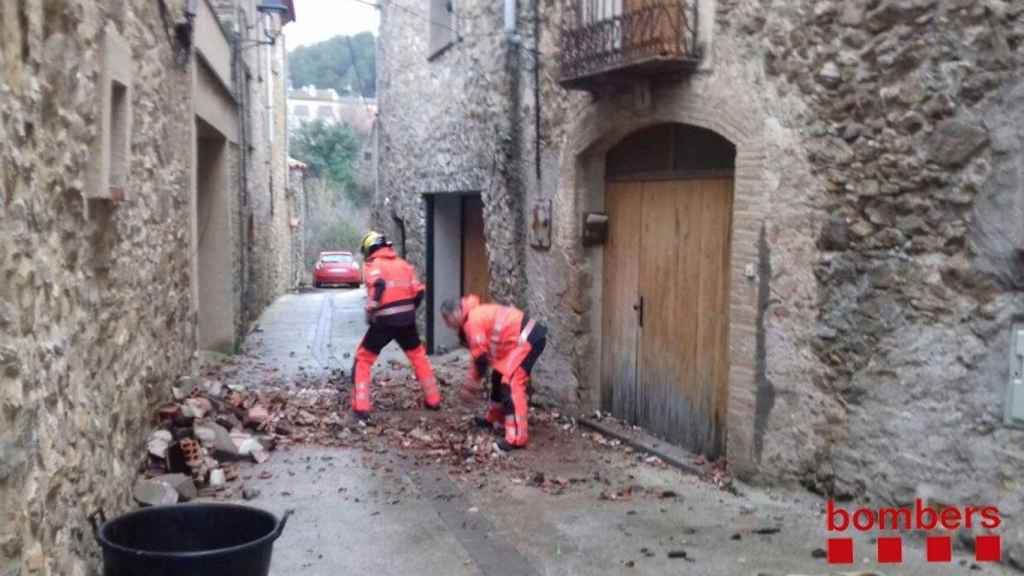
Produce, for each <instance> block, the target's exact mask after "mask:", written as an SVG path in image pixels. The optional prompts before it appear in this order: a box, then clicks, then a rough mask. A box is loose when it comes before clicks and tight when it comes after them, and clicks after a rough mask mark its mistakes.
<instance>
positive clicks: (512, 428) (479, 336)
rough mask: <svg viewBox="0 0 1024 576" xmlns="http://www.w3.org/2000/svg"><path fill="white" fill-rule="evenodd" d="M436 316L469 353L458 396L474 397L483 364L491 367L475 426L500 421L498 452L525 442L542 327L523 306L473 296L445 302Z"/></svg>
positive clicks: (544, 335) (543, 334) (544, 336)
mask: <svg viewBox="0 0 1024 576" xmlns="http://www.w3.org/2000/svg"><path fill="white" fill-rule="evenodd" d="M441 314H442V316H443V317H444V321H445V323H446V324H448V326H449V327H451V328H452V329H453V330H456V331H458V333H459V339H460V340H461V341H462V344H463V345H464V346H466V347H467V348H469V353H470V355H471V356H472V357H473V361H472V362H470V367H469V380H468V381H467V382H466V385H465V386H464V387H463V391H462V394H463V396H464V397H467V396H473V395H478V394H479V391H480V389H481V387H480V379H481V378H483V375H484V373H485V372H486V370H487V367H488V364H490V366H491V368H492V372H491V401H490V406H489V408H488V410H487V415H486V416H485V417H483V418H480V417H477V418H476V422H477V424H478V425H480V426H483V427H488V428H492V429H497V428H499V427H500V426H501V424H502V422H504V428H505V438H504V439H501V440H498V443H497V444H498V447H499V448H501V449H502V450H505V451H508V450H512V449H514V448H522V447H524V446H526V443H527V441H528V440H529V433H528V424H529V423H528V418H527V413H528V408H529V392H528V389H529V384H530V372H531V371H532V370H533V365H534V364H535V363H536V362H537V358H538V357H539V356H540V355H541V352H543V351H544V346H545V344H546V343H547V329H546V328H545V327H544V326H543V325H541V324H539V323H537V322H536V321H534V320H531V319H530V318H529V316H528V315H527V314H526V313H525V312H523V311H522V310H519V309H517V308H514V307H512V306H501V305H498V304H481V303H480V298H478V297H477V296H475V295H473V294H470V295H468V296H466V297H464V298H462V300H461V301H455V300H448V301H446V302H444V303H443V304H442V305H441Z"/></svg>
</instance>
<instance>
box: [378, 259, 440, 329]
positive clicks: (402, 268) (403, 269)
mask: <svg viewBox="0 0 1024 576" xmlns="http://www.w3.org/2000/svg"><path fill="white" fill-rule="evenodd" d="M364 274H365V282H366V296H367V307H368V308H369V309H370V310H371V318H372V319H373V320H375V321H376V320H378V319H379V320H381V321H383V322H385V323H386V324H388V325H391V326H403V325H408V324H413V323H415V322H416V307H417V306H418V305H419V303H420V301H421V300H422V298H423V292H424V291H425V289H426V288H425V287H424V286H423V284H421V283H420V281H419V279H417V278H416V269H415V268H413V267H412V265H411V264H409V263H408V262H406V261H405V260H402V259H401V258H399V257H398V255H397V254H395V251H394V249H392V248H390V247H384V248H380V249H378V250H377V251H376V252H374V253H373V255H372V256H371V257H370V259H369V260H367V261H366V266H365V268H364Z"/></svg>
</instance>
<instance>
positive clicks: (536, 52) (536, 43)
mask: <svg viewBox="0 0 1024 576" xmlns="http://www.w3.org/2000/svg"><path fill="white" fill-rule="evenodd" d="M533 138H534V140H533V146H534V148H533V150H534V164H535V167H536V171H537V191H538V192H540V190H541V182H540V0H533Z"/></svg>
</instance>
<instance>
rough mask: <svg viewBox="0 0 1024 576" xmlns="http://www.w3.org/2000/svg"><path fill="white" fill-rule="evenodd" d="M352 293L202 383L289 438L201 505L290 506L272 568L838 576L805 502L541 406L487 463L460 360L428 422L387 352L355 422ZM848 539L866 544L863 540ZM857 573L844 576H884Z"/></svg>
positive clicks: (318, 300) (945, 569) (358, 311)
mask: <svg viewBox="0 0 1024 576" xmlns="http://www.w3.org/2000/svg"><path fill="white" fill-rule="evenodd" d="M364 298H365V296H364V293H363V291H361V290H318V291H308V292H301V293H294V294H289V295H286V296H283V297H281V298H280V299H278V300H277V302H276V303H274V304H273V305H272V306H271V307H270V308H269V309H268V310H267V311H266V312H265V313H264V314H263V316H262V318H261V319H260V322H259V323H258V325H257V327H256V328H255V330H254V331H253V332H252V333H251V334H250V335H249V337H248V341H247V343H246V345H245V347H244V350H243V353H242V354H240V355H237V356H234V357H231V358H229V359H226V363H223V364H215V365H212V366H210V367H209V368H208V369H207V371H206V374H207V376H206V382H207V383H209V382H211V381H214V380H219V381H220V383H221V384H223V385H225V386H224V389H225V390H227V389H231V388H233V389H235V390H243V389H244V390H245V394H247V395H256V396H257V397H260V398H263V399H265V400H264V402H266V403H268V404H269V405H271V406H277V407H279V410H280V414H282V416H281V418H282V419H281V420H280V421H279V423H278V425H277V428H276V429H277V430H278V432H282V431H286V432H288V434H287V435H285V434H275V435H274V437H275V438H276V439H277V440H278V443H277V447H276V449H275V450H274V451H273V452H272V453H271V457H270V459H269V460H268V461H267V462H265V463H263V464H245V465H244V468H243V469H242V471H241V475H240V479H239V480H238V481H237V482H231V483H228V484H226V485H225V487H224V488H223V489H221V491H219V492H214V491H207V492H206V493H205V498H207V499H211V500H220V501H224V500H228V501H231V500H235V501H240V502H247V503H249V504H251V505H255V506H259V507H262V508H265V509H267V510H270V511H272V512H273V513H275V514H283V513H284V512H285V511H286V510H294V515H293V516H292V517H291V518H290V519H289V521H288V525H287V528H286V529H285V531H284V535H283V536H282V538H281V539H280V540H279V541H278V543H277V545H276V546H275V551H274V559H273V574H276V575H285V574H310V575H325V576H326V575H333V574H339V573H342V572H344V573H366V574H408V573H413V572H415V573H421V574H486V575H513V574H515V575H519V574H522V575H531V574H702V575H708V576H712V575H722V576H733V575H737V574H752V575H758V574H761V575H780V576H781V575H788V574H827V573H834V572H830V571H829V570H828V566H827V564H826V563H825V559H824V558H823V555H824V553H823V547H824V545H825V537H826V532H825V521H824V514H823V511H824V507H823V506H824V504H823V502H822V501H820V500H817V499H816V498H815V497H813V496H811V495H808V494H807V493H805V492H800V491H793V492H785V491H780V492H766V491H762V490H759V489H755V488H752V487H749V486H745V485H742V484H739V483H736V482H734V481H732V480H731V479H729V478H726V477H723V476H721V475H718V474H716V473H715V471H714V470H713V469H712V468H708V469H707V473H706V474H704V475H694V474H691V473H686V472H683V471H681V470H679V469H677V468H675V467H672V466H669V465H667V464H666V463H665V462H663V461H662V460H661V459H660V458H658V457H655V456H651V455H649V454H645V453H641V452H638V451H634V450H633V449H632V448H629V447H628V446H625V445H623V444H621V443H620V442H619V441H617V440H614V439H612V438H609V437H605V436H603V435H600V434H597V433H595V432H593V431H590V430H588V429H586V428H583V427H580V426H578V425H577V422H576V421H575V420H574V419H573V418H570V417H568V416H566V415H563V414H560V413H558V412H557V411H555V410H553V409H548V408H544V407H539V406H535V407H534V408H533V410H534V413H533V419H532V422H536V425H535V427H532V428H531V433H532V434H535V435H536V441H535V442H533V443H532V444H531V447H530V449H528V450H524V451H519V452H515V453H513V454H511V455H499V454H496V453H494V452H493V451H492V448H491V441H490V437H489V434H485V433H482V432H479V431H477V430H476V429H474V428H473V427H472V424H471V422H470V418H471V415H472V412H471V410H470V409H469V408H468V407H466V406H464V405H462V404H460V403H459V402H458V400H457V399H455V396H454V392H453V387H452V384H451V383H452V382H458V381H459V380H458V379H459V378H460V377H461V375H462V371H463V370H465V369H466V364H465V362H466V359H465V358H464V357H462V356H460V355H459V354H457V353H453V354H450V355H447V356H442V357H438V358H435V359H434V362H435V367H436V369H437V373H438V377H439V379H440V380H441V382H442V392H443V393H445V395H446V403H445V408H444V410H443V411H441V412H440V413H432V412H427V411H424V410H422V409H420V408H419V407H418V402H417V401H418V398H419V389H418V387H417V385H416V383H415V381H414V380H413V378H412V374H411V371H410V370H409V368H408V366H407V362H406V360H405V359H404V357H403V356H402V354H401V352H400V350H399V349H398V348H397V346H395V345H392V346H391V347H389V348H388V349H386V351H385V353H384V354H382V355H381V358H380V360H378V363H377V367H376V369H375V373H374V381H375V385H374V397H375V409H376V413H375V418H374V420H373V421H372V423H371V425H370V426H363V425H360V424H357V423H356V422H355V421H354V420H352V419H351V418H350V416H349V414H348V412H347V410H340V409H339V406H343V407H347V402H348V375H349V370H350V368H351V364H352V353H353V351H354V350H355V346H356V345H357V343H358V341H359V338H360V337H361V335H362V333H363V330H364V329H365V324H364V321H363V314H362V308H363V302H364ZM266 399H269V400H266ZM339 401H340V404H339ZM284 406H287V408H285V407H284ZM272 412H273V411H272ZM285 415H286V416H285ZM272 418H276V417H272ZM605 421H607V422H610V419H607V418H606V419H605ZM281 422H287V424H282V423H281ZM532 422H531V424H532ZM609 425H616V424H609ZM620 426H621V425H620ZM694 461H695V462H699V461H697V460H694ZM858 545H859V546H860V547H861V549H862V550H872V549H873V544H872V542H871V541H870V540H869V539H868V538H866V537H865V538H864V539H863V541H858ZM864 556H865V557H867V556H868V554H865V555H864ZM923 559H924V550H923V543H922V542H920V541H911V542H909V543H908V544H907V546H906V547H905V549H904V564H903V565H902V566H901V567H900V571H899V572H898V573H899V574H921V575H925V574H928V575H932V574H963V573H964V572H965V571H967V570H970V571H971V572H972V573H987V574H1003V573H1006V572H1004V571H1003V568H1001V567H998V566H993V565H988V566H985V567H984V568H982V567H981V566H979V565H976V564H973V562H972V558H971V557H970V556H966V555H964V556H957V557H955V558H954V561H953V562H952V563H950V564H948V565H946V566H937V565H935V564H926V563H925V562H924V561H923ZM860 568H861V569H863V570H867V571H866V572H849V571H847V573H857V574H875V573H879V574H881V573H885V574H894V573H897V572H885V571H884V570H881V571H880V572H872V571H871V570H873V569H875V566H873V565H867V564H865V565H862V566H861V567H860Z"/></svg>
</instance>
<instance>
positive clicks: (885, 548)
mask: <svg viewBox="0 0 1024 576" xmlns="http://www.w3.org/2000/svg"><path fill="white" fill-rule="evenodd" d="M878 562H879V564H898V563H900V562H903V538H900V537H899V536H896V537H888V538H879V539H878Z"/></svg>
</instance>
